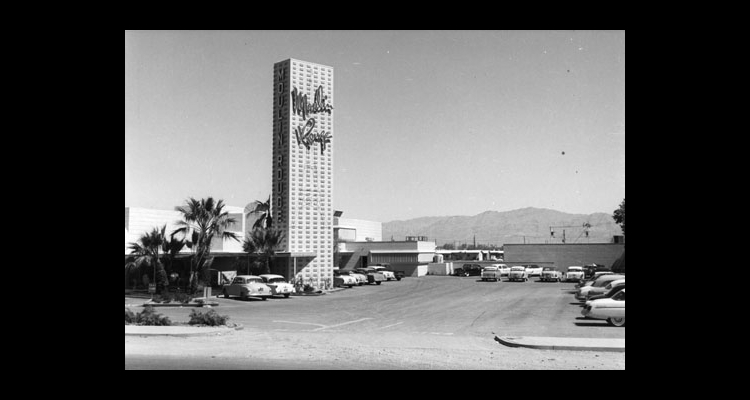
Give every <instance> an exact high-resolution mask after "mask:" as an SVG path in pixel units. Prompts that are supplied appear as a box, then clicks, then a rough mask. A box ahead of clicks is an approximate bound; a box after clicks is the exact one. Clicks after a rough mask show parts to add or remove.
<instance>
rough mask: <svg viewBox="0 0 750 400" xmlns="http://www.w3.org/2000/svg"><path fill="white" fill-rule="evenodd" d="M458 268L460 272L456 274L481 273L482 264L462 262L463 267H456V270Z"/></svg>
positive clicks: (475, 274) (476, 274) (471, 274)
mask: <svg viewBox="0 0 750 400" xmlns="http://www.w3.org/2000/svg"><path fill="white" fill-rule="evenodd" d="M458 270H460V272H459V273H457V274H456V275H458V276H480V275H482V266H481V265H479V264H464V266H463V268H458V269H457V271H458Z"/></svg>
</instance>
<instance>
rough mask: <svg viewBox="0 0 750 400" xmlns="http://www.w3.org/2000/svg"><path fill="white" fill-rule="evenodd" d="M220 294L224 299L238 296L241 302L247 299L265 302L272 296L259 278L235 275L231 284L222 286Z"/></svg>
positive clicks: (268, 288)
mask: <svg viewBox="0 0 750 400" xmlns="http://www.w3.org/2000/svg"><path fill="white" fill-rule="evenodd" d="M222 294H223V295H224V297H229V296H239V297H240V298H241V299H243V300H244V299H246V298H248V297H259V298H261V299H263V300H266V299H267V298H269V297H271V296H272V295H273V291H272V290H271V288H270V287H269V286H268V285H266V284H265V283H264V282H263V278H261V277H259V276H255V275H237V276H235V277H234V279H233V280H232V282H231V283H229V284H226V285H224V287H223V288H222Z"/></svg>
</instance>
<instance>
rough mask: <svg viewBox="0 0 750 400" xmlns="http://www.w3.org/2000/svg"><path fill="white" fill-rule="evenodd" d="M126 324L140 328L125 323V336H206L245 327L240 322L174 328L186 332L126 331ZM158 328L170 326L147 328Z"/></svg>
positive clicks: (151, 328) (150, 328) (151, 327)
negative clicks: (230, 325)
mask: <svg viewBox="0 0 750 400" xmlns="http://www.w3.org/2000/svg"><path fill="white" fill-rule="evenodd" d="M128 326H131V327H136V330H137V328H140V326H138V325H125V329H126V331H125V336H181V337H184V336H208V335H221V334H224V333H232V332H233V331H239V330H243V329H245V326H244V325H242V324H238V325H237V326H235V327H233V328H229V327H223V328H213V327H190V326H184V327H183V326H176V328H181V330H187V332H172V333H170V332H127V328H128ZM160 328H162V329H163V328H167V330H168V328H170V327H167V326H165V327H159V326H150V327H148V329H149V330H157V331H158V330H159V329H160Z"/></svg>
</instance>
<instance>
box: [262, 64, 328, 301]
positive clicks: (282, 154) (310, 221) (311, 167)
mask: <svg viewBox="0 0 750 400" xmlns="http://www.w3.org/2000/svg"><path fill="white" fill-rule="evenodd" d="M273 85H274V90H273V167H272V174H273V177H272V180H273V187H272V195H271V207H272V215H273V224H274V227H275V228H277V229H280V230H281V231H283V233H284V235H283V242H282V244H281V246H280V247H281V252H279V253H277V254H278V255H279V256H281V257H280V258H279V259H277V262H276V264H275V269H276V271H277V273H281V274H282V275H284V276H286V277H287V278H289V279H291V278H303V279H305V281H310V283H311V284H313V285H315V286H318V287H321V286H329V285H330V286H332V285H333V246H334V244H333V243H334V242H333V212H334V210H333V149H334V143H333V138H334V124H333V117H334V110H333V68H332V67H330V66H327V65H321V64H316V63H311V62H307V61H300V60H295V59H288V60H284V61H280V62H277V63H276V64H274V67H273Z"/></svg>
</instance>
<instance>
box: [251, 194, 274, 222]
mask: <svg viewBox="0 0 750 400" xmlns="http://www.w3.org/2000/svg"><path fill="white" fill-rule="evenodd" d="M245 213H247V214H255V215H259V218H258V219H257V220H256V221H255V223H254V224H253V229H255V228H266V229H268V228H271V225H272V223H273V218H272V216H271V196H268V200H266V202H265V203H263V202H260V201H258V200H255V201H254V202H252V203H250V204H248V205H247V207H245Z"/></svg>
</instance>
